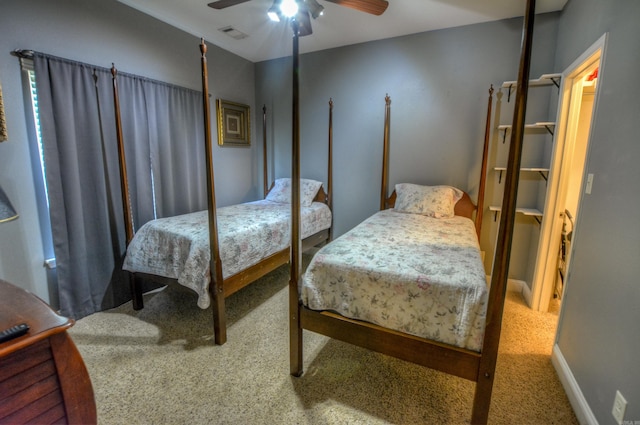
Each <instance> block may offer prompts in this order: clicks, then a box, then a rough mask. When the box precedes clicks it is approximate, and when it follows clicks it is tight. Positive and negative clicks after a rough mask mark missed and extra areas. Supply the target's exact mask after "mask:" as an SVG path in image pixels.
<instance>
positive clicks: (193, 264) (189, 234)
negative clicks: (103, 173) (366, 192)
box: [122, 200, 331, 309]
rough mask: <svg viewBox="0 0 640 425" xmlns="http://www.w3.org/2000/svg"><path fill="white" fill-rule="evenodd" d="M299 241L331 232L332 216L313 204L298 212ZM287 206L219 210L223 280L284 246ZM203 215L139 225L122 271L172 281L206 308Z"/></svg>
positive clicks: (207, 257) (287, 229) (206, 230)
mask: <svg viewBox="0 0 640 425" xmlns="http://www.w3.org/2000/svg"><path fill="white" fill-rule="evenodd" d="M300 210H301V217H302V220H301V234H302V238H305V237H307V236H310V235H312V234H314V233H317V232H319V231H321V230H324V229H328V228H329V227H331V210H330V209H329V207H327V205H325V204H323V203H319V202H314V203H313V204H312V205H311V206H310V207H301V208H300ZM290 214H291V205H290V204H283V203H276V202H271V201H266V200H261V201H255V202H248V203H244V204H239V205H232V206H228V207H222V208H218V211H217V224H218V241H219V250H220V257H221V261H222V275H223V277H224V278H227V277H229V276H233V275H234V274H236V273H238V272H240V271H242V270H244V269H246V268H247V267H250V266H252V265H254V264H257V263H258V262H260V260H262V259H263V258H265V257H267V256H269V255H271V254H275V253H276V252H278V251H281V250H283V249H285V248H286V247H288V246H289V243H290V234H291V224H290V222H289V216H290ZM210 259H211V252H210V249H209V218H208V211H206V210H205V211H198V212H194V213H190V214H184V215H179V216H175V217H167V218H159V219H157V220H153V221H150V222H148V223H146V224H145V225H143V226H142V227H141V228H140V229H139V230H138V231H137V232H136V234H135V236H134V238H133V240H132V241H131V243H130V244H129V247H128V248H127V254H126V257H125V260H124V264H123V267H122V268H123V269H124V270H128V271H131V272H140V273H149V274H154V275H159V276H164V277H169V278H173V279H177V280H178V283H180V284H181V285H184V286H186V287H188V288H191V289H193V290H194V291H195V292H196V293H197V294H198V306H199V307H200V308H203V309H205V308H208V307H209V304H210V303H211V299H210V296H209V291H208V287H209V261H210Z"/></svg>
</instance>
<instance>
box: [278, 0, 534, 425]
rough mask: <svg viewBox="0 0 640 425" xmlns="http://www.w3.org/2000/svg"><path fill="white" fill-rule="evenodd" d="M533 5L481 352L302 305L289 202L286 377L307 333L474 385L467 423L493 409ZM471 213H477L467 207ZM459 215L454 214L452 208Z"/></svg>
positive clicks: (385, 202) (295, 170)
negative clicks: (390, 357) (356, 346)
mask: <svg viewBox="0 0 640 425" xmlns="http://www.w3.org/2000/svg"><path fill="white" fill-rule="evenodd" d="M534 13H535V0H528V1H527V7H526V14H525V18H524V26H523V39H522V54H521V58H520V69H519V74H518V86H517V95H516V101H515V111H514V117H513V127H512V128H513V133H512V138H511V146H510V150H509V163H508V168H507V178H506V180H505V189H504V198H503V205H502V213H501V219H500V228H499V232H498V239H497V246H496V254H495V260H494V266H493V271H492V274H491V284H490V290H489V297H488V304H487V309H486V321H485V328H484V336H483V340H482V348H481V351H479V352H476V351H471V350H467V349H462V348H458V347H455V346H452V345H447V344H442V343H439V342H435V341H431V340H428V339H424V338H419V337H416V336H412V335H409V334H406V333H402V332H398V331H393V330H390V329H386V328H383V327H381V326H377V325H374V324H371V323H368V322H363V321H359V320H354V319H349V318H346V317H344V316H341V315H339V314H337V313H332V312H329V311H314V310H310V309H308V308H306V307H305V306H304V305H302V303H301V301H300V294H299V280H300V264H299V263H298V262H294V261H293V259H297V258H298V257H299V255H300V251H299V238H300V236H299V218H297V217H299V199H295V198H294V199H293V204H292V231H291V235H292V238H293V240H292V242H291V247H292V250H293V252H292V262H291V264H290V267H291V280H290V283H289V310H290V318H289V320H290V366H291V370H290V372H291V374H292V375H294V376H300V375H301V374H302V372H303V369H302V365H303V362H302V331H303V329H306V330H310V331H313V332H316V333H319V334H323V335H326V336H329V337H331V338H335V339H339V340H342V341H345V342H349V343H352V344H355V345H359V346H361V347H364V348H367V349H370V350H374V351H377V352H380V353H383V354H387V355H391V356H393V357H397V358H400V359H403V360H407V361H411V362H414V363H417V364H420V365H423V366H427V367H430V368H433V369H436V370H439V371H443V372H446V373H449V374H452V375H456V376H459V377H462V378H465V379H468V380H471V381H474V382H476V390H475V396H474V401H473V410H472V417H471V423H473V424H484V423H487V420H488V416H489V409H490V404H491V392H492V388H493V381H494V373H495V368H496V359H497V355H498V343H499V340H500V332H501V326H502V314H503V309H504V302H505V295H506V285H507V272H508V268H509V255H510V251H511V241H512V236H513V227H514V221H515V220H514V217H515V200H516V194H517V189H518V179H519V169H520V157H521V150H522V136H523V133H524V115H525V108H526V98H527V91H528V80H529V68H530V61H531V46H532V36H533V22H534ZM292 27H293V32H294V40H293V102H292V103H293V122H292V128H293V138H292V144H293V146H292V152H293V158H292V178H293V179H294V181H296V180H298V181H299V178H300V173H299V111H298V26H297V23H296V22H295V21H294V22H293V23H292ZM492 92H493V90H492V88H491V89H490V91H489V106H488V114H487V129H486V132H485V147H484V150H483V164H482V176H481V184H480V189H479V207H478V209H477V211H478V212H477V214H476V229H477V233H478V235H479V232H480V225H481V220H482V209H483V206H482V196H483V194H484V180H485V178H486V161H487V150H488V140H489V132H490V130H489V126H490V121H491V117H490V113H491V95H492ZM389 115H390V109H389V101H388V98H387V106H386V114H385V127H384V144H385V147H384V160H383V173H382V175H383V178H382V191H381V202H380V203H381V205H380V207H381V209H384V208H388V207H390V206H392V205H393V202H394V199H393V196H392V198H391V199H387V193H388V192H387V183H386V181H387V179H388V170H387V167H388V166H387V161H388V149H389V148H388V140H389V121H390V120H389ZM470 208H471V210H470V211H471V212H472V211H473V210H475V207H473V206H471V207H470ZM456 214H458V211H457V210H456ZM460 214H462V212H460Z"/></svg>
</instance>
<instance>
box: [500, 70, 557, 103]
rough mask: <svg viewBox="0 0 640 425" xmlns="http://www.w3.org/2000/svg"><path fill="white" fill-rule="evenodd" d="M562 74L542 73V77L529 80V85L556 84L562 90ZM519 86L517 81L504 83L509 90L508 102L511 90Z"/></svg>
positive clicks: (503, 85) (504, 86)
mask: <svg viewBox="0 0 640 425" xmlns="http://www.w3.org/2000/svg"><path fill="white" fill-rule="evenodd" d="M561 79H562V74H542V75H541V76H540V78H538V79H535V80H529V86H550V85H554V86H556V87H557V88H558V90H560V80H561ZM517 86H518V82H517V81H505V82H504V83H502V87H503V88H506V89H508V90H509V92H508V95H507V102H509V101H510V100H511V91H512V90H513V89H515V88H516V87H517Z"/></svg>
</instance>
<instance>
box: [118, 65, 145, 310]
mask: <svg viewBox="0 0 640 425" xmlns="http://www.w3.org/2000/svg"><path fill="white" fill-rule="evenodd" d="M117 74H118V71H117V70H116V67H115V65H114V64H111V82H112V86H113V107H114V110H115V115H116V137H117V140H118V160H119V163H120V192H121V194H122V212H123V215H124V230H125V235H126V241H127V247H128V246H129V243H131V240H132V239H133V234H134V232H133V214H132V213H131V196H130V194H129V180H128V178H127V161H126V156H125V153H124V138H123V136H122V119H121V114H120V97H119V96H118V81H117V79H116V76H117ZM129 285H130V287H131V301H132V304H133V309H134V310H141V309H142V308H143V307H144V301H143V299H142V288H141V287H140V283H139V282H138V280H137V278H136V276H135V275H134V274H133V273H129Z"/></svg>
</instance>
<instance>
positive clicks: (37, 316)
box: [0, 279, 97, 425]
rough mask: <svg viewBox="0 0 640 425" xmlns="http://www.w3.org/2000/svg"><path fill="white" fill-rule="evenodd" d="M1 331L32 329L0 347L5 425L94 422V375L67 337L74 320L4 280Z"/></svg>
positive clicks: (0, 405)
mask: <svg viewBox="0 0 640 425" xmlns="http://www.w3.org/2000/svg"><path fill="white" fill-rule="evenodd" d="M0 300H1V301H0V330H4V329H8V328H10V327H12V326H15V325H17V324H19V323H27V324H28V325H29V327H30V329H29V331H28V332H27V333H26V334H25V335H22V336H20V337H17V338H15V339H11V340H9V341H5V342H3V343H0V424H12V425H15V424H23V423H38V424H49V423H56V424H65V423H67V424H95V423H97V419H96V405H95V401H94V396H93V388H92V386H91V380H90V379H89V374H88V373H87V369H86V367H85V365H84V362H83V361H82V357H81V356H80V353H79V352H78V349H77V348H76V346H75V344H74V343H73V341H72V340H71V338H70V337H69V335H68V334H67V332H66V331H67V329H69V328H70V327H71V326H73V324H74V321H73V320H72V319H68V318H66V317H63V316H60V315H58V314H56V313H55V312H54V311H53V310H52V309H51V308H50V307H49V306H48V305H47V304H45V303H44V302H43V301H42V300H40V299H39V298H38V297H36V296H34V295H33V294H31V293H29V292H27V291H25V290H23V289H20V288H18V287H16V286H14V285H12V284H10V283H8V282H6V281H4V280H1V279H0Z"/></svg>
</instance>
